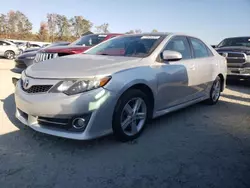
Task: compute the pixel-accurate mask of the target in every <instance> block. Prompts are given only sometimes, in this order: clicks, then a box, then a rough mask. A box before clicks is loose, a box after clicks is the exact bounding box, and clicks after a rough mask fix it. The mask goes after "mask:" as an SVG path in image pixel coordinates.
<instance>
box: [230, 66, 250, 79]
mask: <svg viewBox="0 0 250 188" xmlns="http://www.w3.org/2000/svg"><path fill="white" fill-rule="evenodd" d="M227 75H228V76H239V77H250V67H246V68H230V67H228V69H227Z"/></svg>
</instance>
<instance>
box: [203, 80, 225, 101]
mask: <svg viewBox="0 0 250 188" xmlns="http://www.w3.org/2000/svg"><path fill="white" fill-rule="evenodd" d="M221 87H222V84H221V79H220V77H219V76H217V77H216V79H215V81H214V83H213V85H212V87H211V90H210V97H209V99H207V100H206V103H207V104H210V105H214V104H216V103H217V102H218V100H219V98H220V94H221Z"/></svg>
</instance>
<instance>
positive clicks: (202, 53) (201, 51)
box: [190, 38, 211, 58]
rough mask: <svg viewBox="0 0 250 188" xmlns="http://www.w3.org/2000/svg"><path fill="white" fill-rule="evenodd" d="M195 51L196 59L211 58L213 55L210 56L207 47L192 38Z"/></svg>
mask: <svg viewBox="0 0 250 188" xmlns="http://www.w3.org/2000/svg"><path fill="white" fill-rule="evenodd" d="M190 41H191V44H192V47H193V50H194V56H195V57H196V58H202V57H209V56H211V55H209V54H208V49H207V47H206V45H205V44H204V43H203V42H202V41H200V40H199V39H196V38H190Z"/></svg>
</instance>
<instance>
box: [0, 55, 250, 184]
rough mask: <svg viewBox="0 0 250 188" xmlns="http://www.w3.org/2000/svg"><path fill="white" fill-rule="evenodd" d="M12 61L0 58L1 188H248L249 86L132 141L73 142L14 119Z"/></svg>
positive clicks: (232, 88)
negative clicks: (39, 131)
mask: <svg viewBox="0 0 250 188" xmlns="http://www.w3.org/2000/svg"><path fill="white" fill-rule="evenodd" d="M12 67H13V62H12V61H8V60H2V59H0V100H1V101H0V187H1V188H11V187H22V188H23V187H30V188H31V187H36V188H39V187H41V188H50V187H51V188H52V187H53V188H61V187H84V188H88V187H94V188H98V187H108V188H112V187H114V188H117V187H136V188H141V187H158V188H159V187H171V188H173V187H185V188H186V187H202V188H205V187H219V188H224V187H225V188H241V187H250V83H247V82H234V83H230V84H228V86H227V89H226V90H225V92H224V93H223V96H222V97H221V100H220V102H219V103H218V104H217V105H215V106H206V105H204V104H197V105H194V106H191V107H188V108H186V109H183V110H180V111H178V112H174V113H171V114H168V115H166V116H164V117H161V118H158V119H156V120H154V121H153V122H152V123H151V124H150V125H149V126H148V127H147V129H146V130H145V132H144V134H143V135H142V136H141V137H140V138H139V139H138V140H136V141H133V142H130V143H119V142H116V141H115V140H114V138H113V136H108V137H105V138H101V139H97V140H93V141H87V142H86V141H72V140H67V139H62V138H56V137H52V136H48V135H44V134H41V133H37V132H35V131H33V130H31V129H30V128H27V127H25V126H24V125H22V124H21V123H19V122H18V121H17V120H16V119H15V117H14V112H15V103H14V100H13V90H14V87H13V86H12V83H11V77H12V76H13V75H17V76H19V75H18V74H15V73H13V72H11V71H10V69H11V68H12Z"/></svg>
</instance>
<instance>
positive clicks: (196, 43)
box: [188, 37, 218, 96]
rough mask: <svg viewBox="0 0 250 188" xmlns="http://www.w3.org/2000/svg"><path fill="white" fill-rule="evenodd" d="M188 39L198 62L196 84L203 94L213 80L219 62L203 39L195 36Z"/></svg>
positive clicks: (196, 62) (195, 60)
mask: <svg viewBox="0 0 250 188" xmlns="http://www.w3.org/2000/svg"><path fill="white" fill-rule="evenodd" d="M188 39H189V41H190V45H191V49H192V52H193V56H194V62H195V64H196V70H197V71H196V85H197V87H198V88H199V91H200V93H199V95H200V96H202V95H203V94H204V93H203V92H204V91H205V90H206V89H207V88H208V86H209V85H210V84H211V83H212V82H213V73H214V68H216V64H217V65H218V63H217V62H216V60H215V58H214V55H213V53H212V52H211V51H210V50H209V48H208V47H207V46H206V45H205V44H204V43H203V42H202V41H201V40H199V39H197V38H194V37H188Z"/></svg>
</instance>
